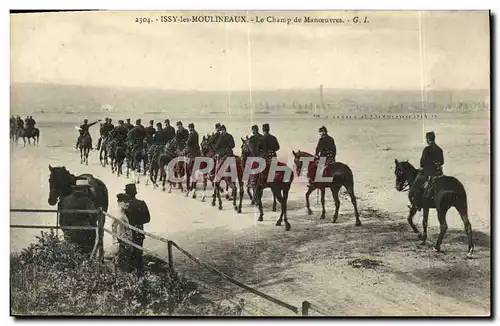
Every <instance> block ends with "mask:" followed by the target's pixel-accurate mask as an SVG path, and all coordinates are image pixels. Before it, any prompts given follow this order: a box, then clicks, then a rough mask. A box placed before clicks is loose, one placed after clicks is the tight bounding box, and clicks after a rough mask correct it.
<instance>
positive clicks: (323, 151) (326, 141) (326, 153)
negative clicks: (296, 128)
mask: <svg viewBox="0 0 500 326" xmlns="http://www.w3.org/2000/svg"><path fill="white" fill-rule="evenodd" d="M318 131H319V133H320V135H321V136H320V138H319V140H318V145H317V146H316V153H315V157H316V158H319V157H326V165H329V164H330V163H334V162H335V157H336V156H337V147H336V146H335V141H334V140H333V138H332V137H331V136H330V135H329V134H328V130H327V129H326V127H325V126H322V127H321V128H319V130H318Z"/></svg>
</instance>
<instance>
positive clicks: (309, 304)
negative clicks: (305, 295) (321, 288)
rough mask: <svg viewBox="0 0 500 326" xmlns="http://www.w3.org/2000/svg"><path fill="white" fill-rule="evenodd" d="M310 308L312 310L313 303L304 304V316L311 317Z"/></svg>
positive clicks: (305, 302) (304, 302)
mask: <svg viewBox="0 0 500 326" xmlns="http://www.w3.org/2000/svg"><path fill="white" fill-rule="evenodd" d="M309 308H311V303H310V302H309V301H303V302H302V316H309Z"/></svg>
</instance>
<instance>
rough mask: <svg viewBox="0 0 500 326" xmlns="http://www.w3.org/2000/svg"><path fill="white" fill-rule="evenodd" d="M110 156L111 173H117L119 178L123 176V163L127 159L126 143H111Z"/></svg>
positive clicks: (117, 141)
mask: <svg viewBox="0 0 500 326" xmlns="http://www.w3.org/2000/svg"><path fill="white" fill-rule="evenodd" d="M109 155H110V158H111V173H115V171H116V175H117V176H118V177H119V176H120V175H122V174H123V162H125V158H126V157H127V146H126V145H125V142H123V141H119V140H113V141H111V143H110V148H109Z"/></svg>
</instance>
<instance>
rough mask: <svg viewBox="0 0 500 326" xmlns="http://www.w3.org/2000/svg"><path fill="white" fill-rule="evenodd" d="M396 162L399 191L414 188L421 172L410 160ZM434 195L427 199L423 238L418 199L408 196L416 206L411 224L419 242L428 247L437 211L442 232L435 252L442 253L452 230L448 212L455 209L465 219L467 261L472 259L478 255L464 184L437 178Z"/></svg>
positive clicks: (411, 215) (441, 177) (425, 201)
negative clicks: (417, 221) (432, 215)
mask: <svg viewBox="0 0 500 326" xmlns="http://www.w3.org/2000/svg"><path fill="white" fill-rule="evenodd" d="M394 163H395V164H396V167H395V169H394V174H395V176H396V190H397V191H405V190H407V189H408V188H410V187H411V185H412V184H413V182H414V181H415V178H416V177H417V175H418V170H417V169H416V168H414V167H413V165H411V164H410V163H409V162H408V161H398V160H394ZM431 192H432V194H431V196H429V198H424V199H423V200H422V205H421V206H422V210H423V215H424V217H423V219H422V225H423V228H424V234H423V235H422V234H421V233H420V231H419V230H418V229H417V227H416V226H415V224H414V223H413V216H415V214H416V213H417V209H416V207H415V203H414V201H415V198H413V196H410V194H408V197H409V199H410V201H411V203H412V206H411V207H410V213H409V215H408V224H410V226H411V228H412V230H413V232H415V233H417V234H418V237H419V239H421V240H422V244H425V242H426V241H427V224H428V220H429V210H430V209H431V208H435V209H436V211H437V214H438V220H439V226H440V228H441V230H440V232H439V236H438V239H437V241H436V244H435V245H434V249H436V251H438V252H439V251H441V244H442V242H443V238H444V235H445V233H446V230H448V224H446V213H447V212H448V210H449V209H450V208H451V207H455V209H456V210H457V211H458V213H459V214H460V217H461V218H462V221H463V223H464V229H465V233H466V234H467V241H468V245H469V246H468V254H467V258H472V253H473V252H474V245H473V243H472V226H471V224H470V221H469V217H468V213H467V193H466V192H465V188H464V186H463V185H462V183H461V182H460V181H458V179H456V178H454V177H450V176H445V175H443V176H440V177H438V178H436V180H435V183H434V187H433V190H432V191H431Z"/></svg>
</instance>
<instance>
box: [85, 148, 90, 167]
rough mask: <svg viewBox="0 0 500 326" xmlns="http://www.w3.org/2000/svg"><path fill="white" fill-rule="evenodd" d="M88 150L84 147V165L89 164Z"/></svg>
mask: <svg viewBox="0 0 500 326" xmlns="http://www.w3.org/2000/svg"><path fill="white" fill-rule="evenodd" d="M89 152H90V149H89V148H86V149H85V165H89Z"/></svg>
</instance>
